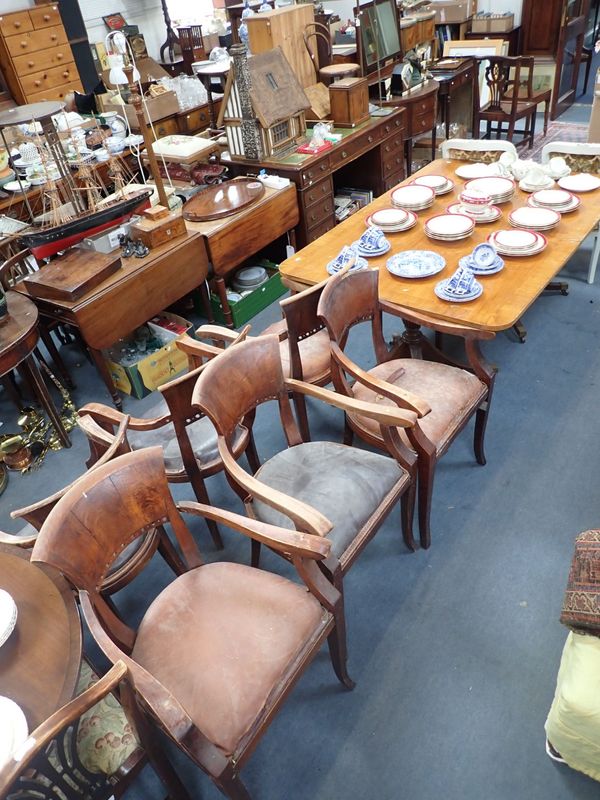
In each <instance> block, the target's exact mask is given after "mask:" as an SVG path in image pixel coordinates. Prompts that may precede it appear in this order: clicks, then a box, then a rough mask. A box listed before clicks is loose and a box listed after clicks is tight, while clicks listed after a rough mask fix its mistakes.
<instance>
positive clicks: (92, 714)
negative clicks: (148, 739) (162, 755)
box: [76, 659, 140, 775]
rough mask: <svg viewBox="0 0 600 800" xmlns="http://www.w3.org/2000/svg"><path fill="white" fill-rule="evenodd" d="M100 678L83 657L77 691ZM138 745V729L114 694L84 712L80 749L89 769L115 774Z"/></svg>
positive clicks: (78, 749)
mask: <svg viewBox="0 0 600 800" xmlns="http://www.w3.org/2000/svg"><path fill="white" fill-rule="evenodd" d="M97 682H98V676H97V675H96V674H95V673H94V671H93V670H92V668H91V667H90V665H89V664H88V663H87V661H86V660H85V659H83V661H82V662H81V671H80V673H79V681H78V683H77V689H76V692H77V694H78V695H79V694H81V693H82V692H84V691H85V690H86V689H89V687H90V686H93V684H95V683H97ZM139 746H140V745H139V742H138V739H137V736H136V733H135V731H134V729H133V728H132V727H131V725H130V724H129V722H128V721H127V717H126V716H125V712H124V711H123V707H122V706H121V704H120V703H119V701H118V700H117V698H116V697H115V696H114V695H113V694H108V695H107V696H106V697H105V698H104V699H103V700H100V702H99V703H97V704H96V705H95V706H93V707H92V708H90V709H89V710H88V711H86V712H85V714H82V716H81V718H80V721H79V729H78V731H77V753H78V755H79V758H80V759H81V763H82V764H83V766H84V767H85V768H86V769H88V770H89V771H90V772H103V773H104V774H105V775H113V774H114V773H115V772H116V771H117V770H118V769H119V767H120V766H121V765H122V764H123V763H124V762H125V761H126V760H127V759H128V758H129V756H130V755H131V754H132V753H133V751H134V750H135V749H136V748H138V747H139Z"/></svg>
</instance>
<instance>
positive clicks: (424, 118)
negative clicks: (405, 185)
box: [384, 80, 438, 175]
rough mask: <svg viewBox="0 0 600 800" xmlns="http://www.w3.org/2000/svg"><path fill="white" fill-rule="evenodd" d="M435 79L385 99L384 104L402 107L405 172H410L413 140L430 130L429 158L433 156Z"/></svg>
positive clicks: (435, 109) (435, 113) (434, 144)
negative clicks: (391, 98) (405, 92)
mask: <svg viewBox="0 0 600 800" xmlns="http://www.w3.org/2000/svg"><path fill="white" fill-rule="evenodd" d="M437 94H438V83H437V81H434V80H430V81H428V82H427V83H425V84H423V86H420V87H419V88H417V89H414V90H413V91H411V92H409V93H407V94H403V95H402V96H401V97H396V98H395V99H393V100H386V101H385V102H384V106H395V107H397V108H402V109H404V112H405V114H404V139H405V146H406V174H407V175H410V174H411V172H412V151H413V144H414V142H415V141H416V140H417V139H419V138H420V137H422V136H425V134H427V133H429V132H431V160H432V161H433V159H434V158H435V149H436V132H435V126H436V123H437Z"/></svg>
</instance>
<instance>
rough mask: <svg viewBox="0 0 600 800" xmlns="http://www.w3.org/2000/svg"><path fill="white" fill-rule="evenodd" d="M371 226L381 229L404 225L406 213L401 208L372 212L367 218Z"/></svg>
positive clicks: (381, 209)
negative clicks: (377, 226)
mask: <svg viewBox="0 0 600 800" xmlns="http://www.w3.org/2000/svg"><path fill="white" fill-rule="evenodd" d="M369 220H370V222H371V223H372V224H373V225H381V226H382V227H384V228H385V227H387V226H394V227H395V226H396V225H404V223H405V222H408V212H406V211H405V210H404V209H403V208H380V209H379V211H374V212H373V213H372V214H371V216H370V217H369Z"/></svg>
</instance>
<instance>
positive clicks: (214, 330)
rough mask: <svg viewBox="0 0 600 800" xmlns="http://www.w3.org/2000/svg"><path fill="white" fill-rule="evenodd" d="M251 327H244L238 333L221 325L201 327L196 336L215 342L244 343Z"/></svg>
mask: <svg viewBox="0 0 600 800" xmlns="http://www.w3.org/2000/svg"><path fill="white" fill-rule="evenodd" d="M250 328H251V326H250V325H244V327H243V328H242V330H241V331H240V332H239V333H238V332H237V331H232V330H230V329H229V328H224V327H223V326H221V325H201V326H200V327H199V328H197V329H196V336H198V337H199V338H200V339H210V340H211V341H213V342H223V343H226V342H230V343H233V342H237V341H240V342H242V341H243V340H244V339H245V338H246V337H247V336H248V333H249V331H250Z"/></svg>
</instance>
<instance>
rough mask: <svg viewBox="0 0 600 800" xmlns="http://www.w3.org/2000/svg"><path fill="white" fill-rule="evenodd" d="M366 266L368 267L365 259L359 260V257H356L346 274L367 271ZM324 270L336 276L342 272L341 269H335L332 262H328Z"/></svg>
mask: <svg viewBox="0 0 600 800" xmlns="http://www.w3.org/2000/svg"><path fill="white" fill-rule="evenodd" d="M368 266H369V265H368V264H367V259H366V258H361V257H360V256H356V261H355V262H354V264H353V265H352V266H351V267H350V269H349V270H348V272H356V271H357V270H359V269H367V268H368ZM325 269H326V270H327V272H328V273H329V274H330V275H337V273H338V272H341V271H342V269H343V267H342V268H341V269H340V267H337V266H336V265H335V264H334V262H333V261H330V262H329V264H327V266H326V267H325Z"/></svg>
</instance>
